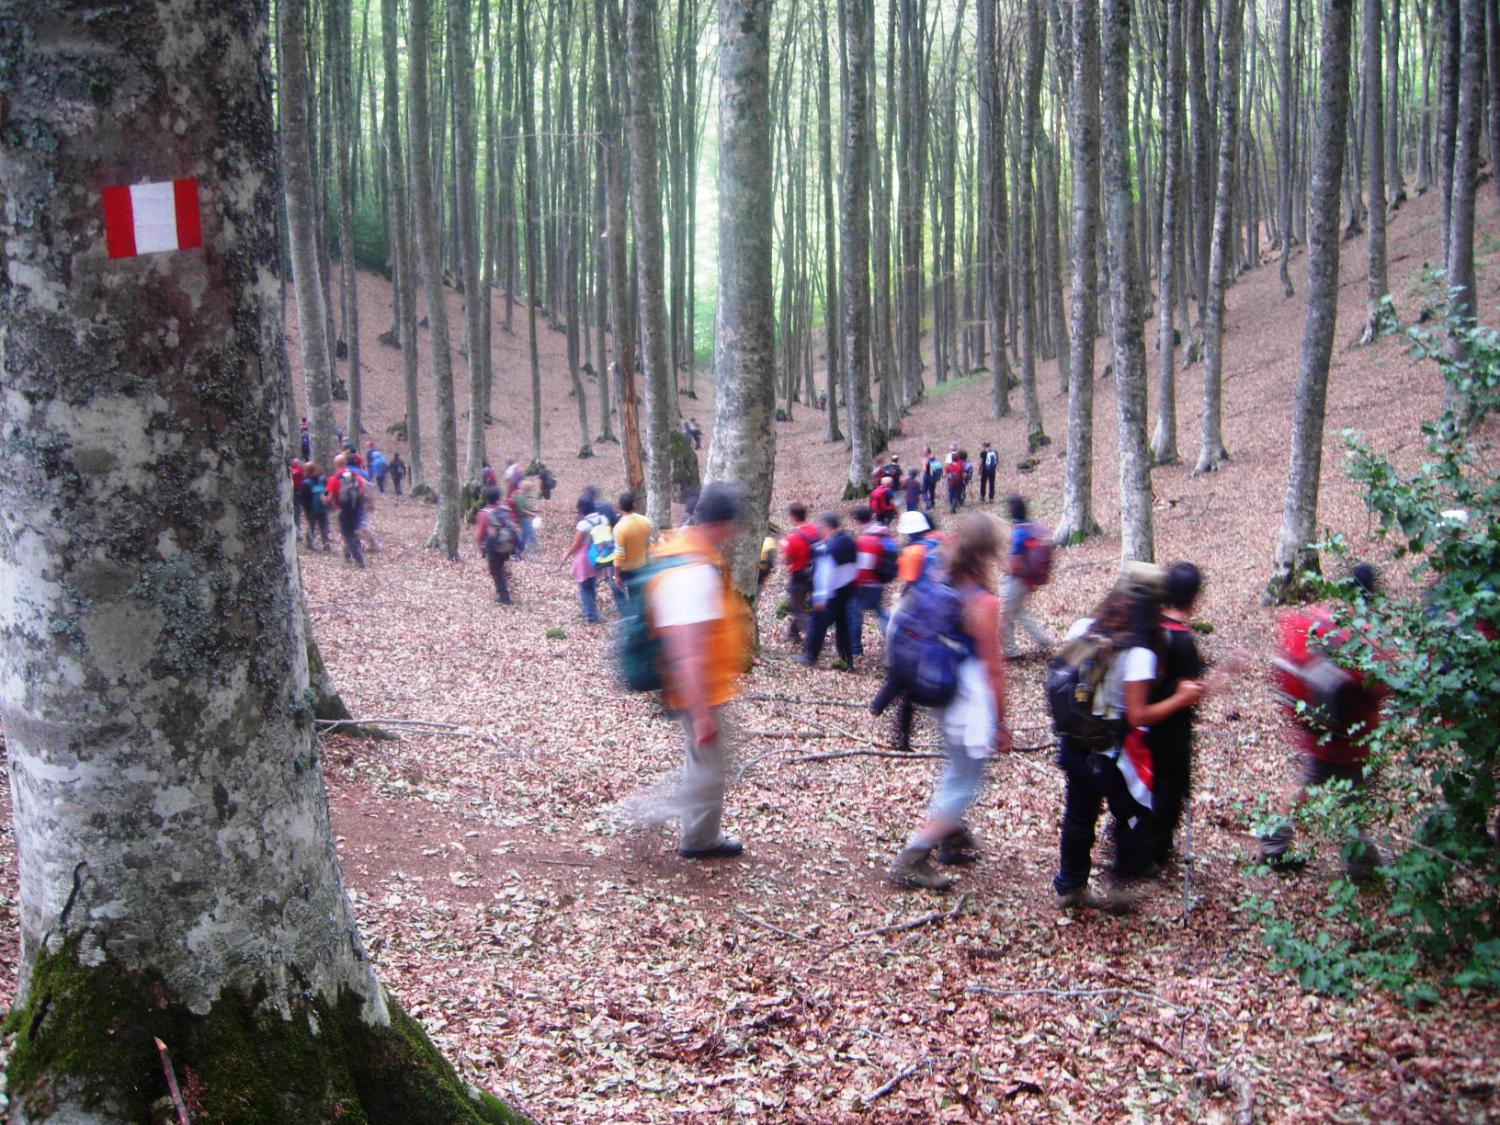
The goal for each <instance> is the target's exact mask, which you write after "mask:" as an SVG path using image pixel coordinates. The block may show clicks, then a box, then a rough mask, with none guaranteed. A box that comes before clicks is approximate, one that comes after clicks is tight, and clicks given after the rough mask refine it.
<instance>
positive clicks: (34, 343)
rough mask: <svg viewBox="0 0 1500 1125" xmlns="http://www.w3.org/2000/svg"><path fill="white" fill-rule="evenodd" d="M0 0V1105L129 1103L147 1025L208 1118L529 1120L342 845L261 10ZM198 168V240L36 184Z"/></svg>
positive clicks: (98, 1112) (153, 1083) (143, 1064)
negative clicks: (420, 1014)
mask: <svg viewBox="0 0 1500 1125" xmlns="http://www.w3.org/2000/svg"><path fill="white" fill-rule="evenodd" d="M294 7H295V8H297V9H299V10H298V11H290V10H289V9H291V8H294ZM300 8H301V6H300V5H293V4H284V5H283V7H282V9H281V12H282V16H283V18H284V19H285V21H286V22H284V23H283V25H282V31H283V34H285V32H286V30H287V28H288V25H290V27H291V30H292V32H293V35H292V41H293V43H292V45H293V46H294V47H295V46H296V45H297V44H296V37H297V33H298V32H299V31H300V30H301V28H302V26H303V25H302V24H301V14H302V12H301V11H300ZM7 18H8V22H7V25H6V34H5V36H4V37H3V39H0V70H3V71H4V72H5V73H7V74H24V75H28V76H30V78H29V80H28V81H26V82H23V83H13V84H11V85H10V87H9V89H8V91H7V99H6V107H5V111H6V120H7V126H8V127H7V128H6V130H5V131H4V132H3V134H0V240H3V244H4V245H5V247H6V255H7V260H8V265H9V267H10V268H9V269H8V270H6V271H5V272H4V273H0V325H3V329H0V336H3V345H4V353H5V355H6V357H7V363H6V366H5V370H4V376H3V377H4V384H5V390H6V393H5V394H3V395H0V430H3V432H4V433H5V435H6V440H5V442H4V444H3V446H0V521H3V527H4V533H3V534H0V586H3V588H4V589H5V590H7V591H11V592H20V591H24V594H23V595H22V596H15V597H11V596H7V597H5V598H0V661H3V667H0V683H3V684H4V685H5V687H4V689H3V690H0V718H3V722H4V727H5V736H6V757H7V759H8V763H9V768H10V776H11V799H12V802H13V815H14V821H13V823H14V829H13V831H14V839H15V844H16V849H17V853H18V860H19V869H20V908H19V926H20V935H21V951H20V965H19V979H18V992H17V997H16V1006H15V1009H14V1010H13V1013H12V1014H13V1017H14V1018H15V1019H16V1020H18V1021H19V1022H17V1023H16V1025H15V1026H16V1028H17V1029H18V1031H17V1034H16V1035H15V1038H14V1041H13V1043H12V1045H11V1050H10V1054H9V1061H8V1067H7V1095H8V1100H9V1106H8V1110H7V1120H9V1121H12V1122H34V1121H42V1120H51V1121H74V1122H97V1123H113V1122H142V1121H148V1120H152V1119H153V1117H154V1115H155V1113H156V1112H157V1110H158V1106H157V1105H156V1104H155V1103H157V1102H158V1100H159V1099H164V1098H165V1097H166V1094H167V1090H166V1081H165V1078H164V1076H163V1071H162V1065H161V1061H160V1058H159V1056H158V1055H157V1052H156V1050H155V1048H154V1047H153V1045H152V1037H153V1036H156V1037H159V1038H160V1039H162V1040H163V1041H165V1042H167V1043H169V1044H170V1047H171V1052H172V1061H173V1064H174V1066H175V1068H176V1070H177V1073H178V1074H182V1073H185V1072H187V1071H189V1070H190V1071H191V1072H192V1073H193V1074H194V1075H196V1076H197V1078H198V1081H199V1086H198V1089H199V1090H200V1092H201V1097H202V1103H201V1110H200V1111H199V1113H200V1114H201V1120H204V1121H209V1120H215V1121H236V1120H244V1119H245V1116H244V1115H245V1110H246V1107H254V1108H255V1110H256V1112H257V1113H260V1114H263V1115H266V1116H270V1117H274V1118H276V1119H278V1120H286V1121H330V1120H334V1119H335V1118H337V1117H340V1116H343V1115H348V1117H349V1118H350V1119H351V1120H354V1119H364V1120H401V1121H404V1122H413V1123H417V1125H424V1123H431V1125H437V1123H439V1122H442V1123H447V1122H480V1121H484V1122H495V1121H511V1120H518V1118H516V1117H514V1116H513V1115H512V1114H510V1113H509V1112H508V1111H507V1110H506V1109H505V1108H504V1107H503V1106H502V1105H501V1104H500V1103H499V1102H497V1101H495V1100H494V1099H493V1098H489V1097H487V1096H484V1095H480V1094H478V1093H477V1092H472V1093H471V1092H470V1091H468V1090H466V1089H465V1087H464V1086H463V1084H462V1083H461V1082H460V1081H459V1080H458V1079H457V1078H456V1077H455V1075H454V1073H453V1071H452V1069H451V1068H450V1067H449V1066H448V1065H447V1063H445V1062H444V1061H443V1060H442V1058H441V1057H440V1056H439V1055H438V1054H437V1052H436V1051H435V1050H434V1049H433V1047H432V1045H431V1044H430V1043H429V1042H428V1041H427V1038H426V1036H425V1034H424V1033H423V1032H422V1030H421V1028H420V1027H419V1026H418V1025H417V1024H415V1023H414V1022H413V1021H412V1020H410V1019H409V1018H408V1017H406V1016H405V1015H404V1014H402V1013H401V1011H400V1009H399V1008H398V1007H396V1005H395V1003H394V1001H392V1000H390V998H389V997H388V996H387V995H386V993H385V992H384V990H383V989H382V988H381V986H380V984H379V982H378V981H377V980H376V977H375V974H374V971H373V969H372V967H371V965H370V962H369V959H368V957H367V955H366V953H365V950H364V947H363V945H362V943H361V941H360V936H359V932H358V929H357V927H356V925H355V922H354V918H353V915H352V913H351V911H350V908H349V904H348V901H347V899H346V897H345V894H344V889H343V884H342V881H341V878H340V874H339V867H338V860H337V853H336V851H335V847H334V840H333V834H332V831H331V828H330V822H329V810H328V799H327V793H326V791H325V788H324V783H323V775H322V772H321V767H320V764H319V760H318V754H317V747H316V743H315V741H314V732H313V723H312V713H311V709H310V706H309V702H308V695H307V689H308V686H309V669H308V662H307V650H306V648H305V647H304V633H303V626H302V612H301V607H300V605H299V596H298V587H297V577H296V570H295V567H296V561H295V559H296V556H295V551H294V546H293V539H292V520H291V488H290V481H289V478H288V476H287V473H286V470H285V466H286V464H287V459H288V456H289V454H290V453H291V451H292V448H293V446H292V440H293V439H292V434H291V432H290V428H289V426H288V425H287V422H286V402H285V396H286V395H287V393H288V392H287V386H286V382H285V380H284V378H283V375H282V371H281V368H280V365H279V363H278V355H279V352H280V349H281V344H282V341H281V308H280V302H279V299H278V283H277V279H276V275H275V269H276V257H277V245H276V223H275V213H276V207H277V204H278V200H277V198H276V190H277V188H276V184H277V180H276V177H275V176H274V175H272V174H268V170H270V169H273V168H274V165H275V159H276V153H275V145H276V141H275V134H274V131H273V122H272V114H271V96H270V95H271V74H270V67H269V39H270V36H269V28H268V26H267V16H266V9H265V7H264V6H263V5H262V4H260V3H257V2H255V0H212V2H209V0H189V2H184V0H171V2H168V0H160V2H157V3H137V4H131V5H116V6H112V7H107V8H101V7H100V6H98V5H97V4H92V3H82V2H78V3H66V4H51V5H26V6H21V5H17V6H12V7H11V8H10V9H9V11H8V13H7ZM288 55H289V60H288V61H289V62H290V61H291V58H292V57H296V56H297V52H296V51H289V52H288ZM297 65H300V64H296V63H293V64H292V67H289V69H292V68H295V67H296V66H297ZM101 74H108V75H110V77H111V79H112V82H111V84H110V85H109V86H107V87H102V88H101V87H99V86H97V85H95V86H93V87H92V88H93V89H95V90H96V92H97V93H98V95H99V96H97V97H95V98H93V99H89V98H80V97H77V96H76V92H77V91H80V90H88V89H90V88H91V84H92V83H94V82H95V80H96V79H97V78H98V76H99V75H101ZM293 86H294V88H295V80H294V82H293ZM283 91H285V86H283ZM163 122H169V123H171V124H172V125H174V126H175V127H168V128H163V127H162V123H163ZM303 136H304V137H305V134H303ZM143 138H146V139H149V143H143ZM188 178H191V179H196V181H197V185H198V197H197V201H196V204H195V211H196V216H197V218H198V220H199V223H200V227H201V234H202V245H201V246H200V247H193V248H187V249H181V250H167V251H158V252H144V253H141V254H140V255H139V256H135V257H121V258H110V257H108V256H107V253H106V235H105V230H104V223H103V221H102V220H103V217H104V216H103V210H102V208H101V201H100V194H99V191H98V189H97V187H90V188H89V189H88V190H82V189H79V190H70V191H59V190H58V185H59V184H74V185H83V184H92V185H101V186H104V185H114V184H130V183H132V182H134V183H146V182H160V181H162V180H171V179H188ZM41 215H45V216H46V222H45V224H41V223H38V222H37V221H36V219H35V216H41ZM139 249H143V250H144V249H145V248H144V247H140V248H139ZM310 272H311V271H310ZM312 277H313V278H314V279H315V278H316V274H315V273H312ZM174 320H175V321H176V322H177V323H179V324H181V325H183V326H184V328H187V327H188V326H191V327H190V330H184V331H180V332H165V331H163V325H164V324H166V323H169V322H171V321H174ZM84 341H86V345H85V343H84ZM20 356H24V357H25V362H24V363H18V362H15V359H16V357H20ZM185 465H186V466H191V474H190V479H189V480H186V481H185V479H184V476H183V466H185ZM184 488H186V489H188V490H189V491H190V492H191V494H192V495H191V502H189V503H184V502H183V490H184ZM101 512H108V513H109V519H108V521H107V522H106V523H104V524H101V522H100V519H99V513H101ZM168 1105H170V1103H168ZM167 1112H168V1114H170V1113H171V1110H170V1108H169V1109H168V1110H167Z"/></svg>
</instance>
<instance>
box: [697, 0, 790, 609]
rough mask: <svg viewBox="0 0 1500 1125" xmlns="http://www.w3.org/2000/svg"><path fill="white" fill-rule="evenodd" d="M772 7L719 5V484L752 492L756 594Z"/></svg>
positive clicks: (732, 0)
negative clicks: (729, 484) (731, 484)
mask: <svg viewBox="0 0 1500 1125" xmlns="http://www.w3.org/2000/svg"><path fill="white" fill-rule="evenodd" d="M770 16H771V0H719V262H720V265H719V316H718V326H719V327H718V332H717V333H716V334H715V340H714V385H715V388H716V390H715V393H714V429H713V438H712V440H711V441H710V442H709V447H708V473H707V477H708V479H709V480H711V481H731V482H734V483H736V484H738V485H739V486H740V487H741V488H743V489H744V491H745V501H746V519H745V524H746V532H747V534H745V535H742V536H741V537H740V544H739V548H738V549H737V550H736V552H735V557H734V577H735V584H736V585H737V586H738V587H739V588H740V591H741V592H742V593H743V594H745V596H746V597H752V596H753V595H754V594H755V589H756V580H755V579H756V563H757V560H758V558H759V555H760V544H761V540H762V539H764V538H765V535H766V527H767V519H768V516H769V514H770V507H771V481H772V476H773V473H774V471H775V465H776V427H775V425H774V413H775V409H776V385H775V383H776V372H775V361H776V324H775V318H774V316H773V312H772V308H771V206H772V195H771V137H770V117H771V108H770V92H769V74H770V51H771V48H770V32H769V27H770Z"/></svg>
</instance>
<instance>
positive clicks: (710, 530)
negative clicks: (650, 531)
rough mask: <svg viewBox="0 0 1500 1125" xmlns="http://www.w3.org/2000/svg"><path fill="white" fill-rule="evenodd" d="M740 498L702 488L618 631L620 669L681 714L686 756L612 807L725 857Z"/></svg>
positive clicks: (690, 853)
mask: <svg viewBox="0 0 1500 1125" xmlns="http://www.w3.org/2000/svg"><path fill="white" fill-rule="evenodd" d="M743 510H744V502H743V500H742V499H741V497H740V494H739V492H738V490H737V489H735V488H734V486H732V485H728V484H724V483H721V482H714V483H711V484H708V485H706V486H705V487H704V489H703V491H702V493H700V494H699V497H698V503H697V505H696V507H695V509H694V511H695V513H696V517H697V518H696V522H694V523H692V524H690V525H688V526H686V527H683V528H681V529H679V530H678V532H677V534H675V535H673V536H672V537H671V538H670V539H668V540H666V541H665V542H663V543H662V544H661V545H660V546H659V547H658V548H657V550H656V552H655V555H654V556H653V557H652V560H651V561H650V562H649V563H648V564H647V565H646V568H645V570H644V572H643V573H642V574H641V576H640V581H641V583H642V586H643V595H642V596H641V597H638V598H637V597H632V598H631V599H630V602H629V604H628V613H627V616H626V617H625V619H624V621H623V623H622V628H621V632H620V638H621V640H620V654H621V664H622V670H623V672H624V674H625V681H626V684H627V685H628V686H630V687H631V688H634V689H635V690H638V691H648V690H655V689H657V688H660V689H661V690H662V692H663V695H664V697H665V699H664V702H665V704H666V706H667V708H668V710H670V711H671V712H673V713H675V714H677V715H680V716H681V719H682V726H683V734H684V760H683V767H682V773H681V775H680V776H679V778H678V779H677V780H676V781H675V782H674V783H671V784H669V785H667V786H664V787H660V788H658V789H656V790H654V791H649V792H646V793H641V794H637V795H635V796H633V797H629V798H626V800H625V801H623V802H621V804H620V805H619V806H617V807H618V809H619V811H620V812H621V813H622V814H623V815H624V816H625V818H626V819H627V820H628V821H630V822H632V823H633V824H634V826H636V827H639V828H645V827H649V826H652V825H655V824H661V823H664V822H666V821H668V820H677V821H679V822H680V825H681V835H680V837H679V840H678V847H677V854H678V855H679V856H681V857H682V858H684V859H695V860H704V859H729V858H733V857H734V856H737V855H739V854H740V853H741V851H742V850H743V848H742V847H741V845H740V842H739V841H738V840H736V839H734V838H733V837H730V836H725V835H724V832H723V815H724V788H725V779H726V776H727V773H728V766H729V758H730V746H729V740H728V737H727V735H726V732H725V718H724V708H725V705H726V704H728V703H729V702H730V701H731V700H732V699H733V698H734V697H735V695H736V694H738V688H737V680H738V678H739V677H740V675H741V674H742V673H743V672H744V671H745V669H746V668H747V667H748V665H749V656H750V615H749V611H748V608H747V606H746V603H745V599H744V598H742V597H741V596H740V594H739V592H738V591H737V590H735V589H734V587H733V586H732V585H731V583H730V580H729V563H728V561H727V559H728V558H729V555H730V550H731V548H732V546H733V544H734V540H735V539H736V538H737V537H738V536H739V533H740V530H741V526H740V525H741V519H742V518H743Z"/></svg>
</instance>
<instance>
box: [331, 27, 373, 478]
mask: <svg viewBox="0 0 1500 1125" xmlns="http://www.w3.org/2000/svg"><path fill="white" fill-rule="evenodd" d="M329 17H330V22H331V23H332V25H333V28H332V30H333V40H334V41H333V43H332V45H331V50H330V52H329V54H330V56H331V57H332V59H333V63H334V73H333V75H332V76H331V81H332V83H333V102H334V130H333V131H334V145H335V147H336V148H337V149H338V153H337V159H338V183H339V301H340V302H341V303H342V305H343V311H344V339H345V342H346V345H347V347H348V355H349V367H348V371H349V378H348V382H347V387H348V391H349V427H348V428H349V440H350V441H352V442H353V443H354V444H355V447H356V448H358V446H359V435H360V434H361V433H363V432H364V417H363V415H364V387H363V385H362V378H361V372H360V365H359V282H358V280H357V278H356V274H357V273H358V270H357V267H356V264H355V261H354V177H355V168H356V165H355V159H354V158H355V144H354V142H355V132H356V129H355V124H354V112H355V108H356V107H355V104H354V94H353V90H352V80H353V75H352V73H351V69H352V63H353V59H352V57H351V54H350V46H351V39H352V38H353V32H352V28H351V26H350V20H349V0H333V3H332V4H331V5H330V7H329Z"/></svg>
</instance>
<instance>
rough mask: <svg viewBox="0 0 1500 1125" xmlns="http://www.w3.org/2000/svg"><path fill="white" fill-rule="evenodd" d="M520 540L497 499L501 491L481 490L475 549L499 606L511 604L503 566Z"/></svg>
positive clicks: (512, 522) (475, 523)
mask: <svg viewBox="0 0 1500 1125" xmlns="http://www.w3.org/2000/svg"><path fill="white" fill-rule="evenodd" d="M520 538H521V537H520V532H519V531H518V530H517V528H516V523H515V519H514V518H513V517H512V515H511V513H510V511H509V510H508V509H507V507H506V505H505V503H504V502H503V501H502V500H501V499H500V489H499V488H498V487H496V486H495V485H490V486H489V487H488V488H486V489H485V490H484V507H482V508H480V509H479V514H478V515H476V516H475V517H474V545H475V546H477V547H478V548H479V553H480V554H481V555H483V556H484V561H485V564H486V565H487V566H488V567H489V569H490V578H491V579H492V580H493V581H494V583H495V600H496V601H497V602H499V603H500V604H501V605H510V604H512V603H511V600H510V583H509V582H508V581H507V580H506V574H505V564H506V563H508V562H510V557H511V555H513V554H515V552H516V547H517V545H518V544H519V543H520Z"/></svg>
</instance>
